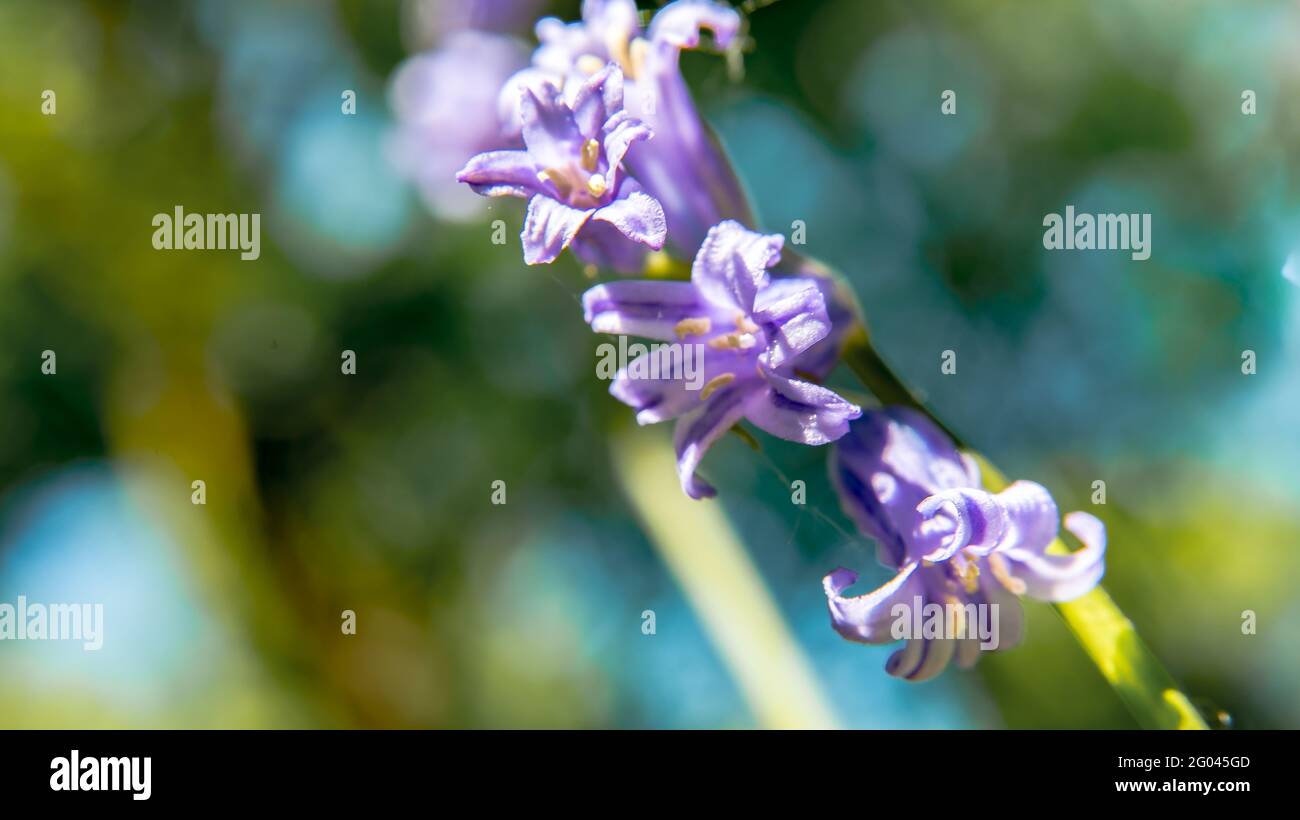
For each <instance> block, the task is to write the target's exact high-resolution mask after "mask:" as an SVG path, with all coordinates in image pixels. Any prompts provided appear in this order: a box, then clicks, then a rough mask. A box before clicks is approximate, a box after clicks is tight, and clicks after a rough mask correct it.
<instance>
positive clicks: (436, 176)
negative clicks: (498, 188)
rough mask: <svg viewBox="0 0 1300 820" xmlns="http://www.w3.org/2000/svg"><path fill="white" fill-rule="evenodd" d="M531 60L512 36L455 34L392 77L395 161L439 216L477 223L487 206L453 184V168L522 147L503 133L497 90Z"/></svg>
mask: <svg viewBox="0 0 1300 820" xmlns="http://www.w3.org/2000/svg"><path fill="white" fill-rule="evenodd" d="M527 62H528V54H527V52H526V51H525V49H524V47H523V46H522V45H521V44H519V43H517V42H516V41H515V40H513V39H511V38H509V37H504V36H501V35H499V34H489V33H486V32H482V31H458V32H455V33H452V34H451V35H449V36H448V37H447V38H446V40H445V42H444V43H443V44H442V45H441V46H440V47H439V48H436V49H433V50H430V51H427V52H423V53H420V54H417V55H415V56H413V57H411V58H409V59H407V60H406V61H405V62H403V63H402V64H401V65H400V66H399V67H398V69H397V71H396V73H395V74H394V75H393V81H392V85H391V87H390V89H389V104H390V107H391V108H392V110H393V115H394V118H395V119H396V128H395V129H394V131H393V133H392V135H391V137H390V139H389V145H388V147H389V154H390V158H391V160H392V162H393V165H394V166H395V167H396V168H397V170H398V171H399V172H401V173H402V174H403V175H404V176H405V177H407V178H408V179H410V180H411V181H412V182H413V183H414V184H415V186H416V188H417V190H418V191H419V192H420V195H421V197H422V198H423V199H424V201H425V204H427V205H428V206H429V208H430V209H431V210H433V211H434V212H435V213H437V214H438V215H439V216H442V217H445V218H449V219H469V218H473V217H477V216H478V215H479V214H480V213H481V212H482V210H483V208H482V203H481V201H480V200H478V198H477V197H475V196H474V195H473V194H472V193H471V192H470V191H467V190H465V186H463V185H461V184H459V183H458V182H457V181H456V177H455V175H456V170H457V169H458V168H460V167H461V166H462V165H464V164H465V160H466V159H467V158H469V157H472V156H474V155H475V154H477V153H480V152H482V151H488V150H491V149H493V148H508V147H516V144H522V143H521V142H519V137H518V135H517V133H516V135H515V136H513V137H512V136H511V135H509V134H507V133H505V131H503V129H502V125H501V123H502V113H503V112H502V111H501V109H500V107H499V105H498V102H497V92H498V90H499V89H500V88H501V86H502V85H503V84H504V83H505V82H506V81H507V80H508V79H509V78H510V76H511V75H513V74H514V73H515V72H516V71H518V70H519V69H520V67H521V66H524V65H526V64H527ZM510 115H511V117H513V106H512V107H511V109H510Z"/></svg>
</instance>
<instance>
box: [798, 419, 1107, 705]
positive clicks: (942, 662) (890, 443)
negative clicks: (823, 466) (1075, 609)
mask: <svg viewBox="0 0 1300 820" xmlns="http://www.w3.org/2000/svg"><path fill="white" fill-rule="evenodd" d="M831 478H832V480H833V483H834V485H835V488H836V490H837V492H838V494H839V497H840V503H841V505H842V506H843V508H844V511H845V513H846V514H848V516H849V517H850V518H852V519H853V521H854V522H855V523H856V524H857V526H858V528H859V529H860V530H861V531H862V532H863V533H865V534H867V535H869V536H871V537H872V538H874V539H875V540H876V544H877V560H879V561H880V563H882V564H884V565H885V566H886V567H889V568H890V569H893V570H896V571H897V575H895V576H894V578H893V579H892V580H891V581H889V582H888V583H886V584H885V585H884V586H882V587H880V588H879V589H877V590H875V591H874V592H870V593H867V594H865V595H860V596H857V597H844V596H843V593H844V591H845V590H846V589H848V587H849V586H851V585H852V584H853V583H854V582H856V581H857V574H856V573H854V572H852V571H850V570H847V569H842V568H841V569H837V570H835V571H834V572H832V573H831V574H829V575H827V576H826V578H825V580H824V586H825V590H826V597H827V601H828V604H829V607H830V614H831V623H832V625H833V626H834V628H835V629H836V631H838V632H839V633H840V634H841V635H842V636H844V637H845V638H848V639H849V640H854V641H860V642H863V643H873V644H875V643H889V642H892V641H894V640H897V639H898V637H897V634H898V633H897V632H896V629H897V627H898V625H899V618H900V613H910V612H912V611H913V610H914V609H915V608H916V606H917V605H918V604H920V605H922V606H929V605H931V604H938V605H941V606H942V605H952V606H951V610H950V611H953V612H969V611H971V610H968V609H966V607H967V605H968V604H974V605H976V606H977V607H978V606H980V605H983V606H986V607H987V606H990V605H996V606H997V607H998V609H997V610H996V612H997V613H998V617H997V620H996V624H997V626H998V628H999V633H1000V634H998V635H997V636H996V640H995V643H996V645H997V648H998V649H1006V648H1010V647H1012V646H1014V645H1016V644H1017V643H1018V642H1019V641H1020V638H1021V634H1022V620H1023V613H1022V611H1021V609H1020V603H1019V600H1018V598H1019V596H1020V595H1029V596H1030V597H1032V598H1037V599H1039V600H1044V601H1068V600H1071V599H1073V598H1076V597H1078V596H1080V595H1082V594H1084V593H1085V592H1087V591H1088V590H1090V589H1092V588H1093V587H1094V586H1096V585H1097V583H1098V581H1100V579H1101V576H1102V573H1103V572H1104V571H1105V562H1104V559H1105V552H1106V529H1105V526H1104V525H1103V524H1102V523H1101V522H1100V521H1098V520H1097V519H1096V518H1095V517H1093V516H1091V515H1089V514H1087V513H1083V512H1074V513H1070V514H1069V515H1067V516H1065V522H1064V523H1065V528H1066V529H1067V530H1069V531H1070V532H1071V533H1073V534H1074V535H1075V536H1076V537H1077V538H1078V539H1079V540H1080V541H1081V542H1082V543H1083V545H1084V547H1083V549H1081V550H1078V551H1076V552H1073V553H1069V554H1055V553H1048V552H1047V551H1046V550H1047V547H1048V545H1049V544H1051V543H1052V542H1053V540H1054V539H1055V538H1056V535H1057V530H1058V521H1059V513H1058V512H1057V508H1056V503H1055V502H1054V501H1053V500H1052V496H1051V495H1050V494H1049V493H1048V492H1047V490H1046V489H1045V488H1043V487H1042V486H1041V485H1039V484H1035V483H1034V482H1031V481H1017V482H1015V483H1013V484H1011V485H1010V486H1008V487H1007V488H1006V489H1004V490H1003V491H1002V492H999V493H990V492H987V491H985V490H984V489H982V488H981V486H980V471H979V466H978V465H977V464H976V462H975V461H974V460H973V459H972V458H970V456H968V455H966V454H964V453H959V452H958V451H957V449H956V448H955V447H954V446H953V443H952V441H951V440H949V439H948V437H947V436H946V435H945V434H944V433H943V432H942V431H941V430H939V429H938V427H936V426H935V425H934V424H933V423H932V422H931V421H930V420H929V419H927V418H925V417H924V416H923V415H922V414H920V413H918V412H916V411H914V410H911V409H907V408H900V407H891V408H888V409H885V410H873V411H868V412H867V413H865V414H864V415H863V416H862V418H861V419H859V420H858V421H856V422H854V423H853V424H852V426H851V429H850V432H849V433H848V435H846V436H844V437H843V438H842V439H841V440H840V441H839V442H838V443H837V444H836V446H835V448H834V452H833V453H832V456H831ZM901 617H908V616H907V615H902V616H901ZM963 635H965V636H964V637H963ZM980 645H981V641H980V640H979V639H978V638H975V637H971V636H969V633H968V632H967V633H963V632H960V631H958V632H954V633H951V634H946V635H942V636H940V637H924V636H918V635H915V634H912V635H910V636H909V637H908V639H907V644H906V646H905V647H904V648H903V649H900V650H898V651H896V652H895V653H894V654H893V655H892V656H891V657H890V659H889V661H888V663H887V664H886V667H885V668H886V671H887V672H889V674H891V675H894V676H897V677H902V678H906V679H908V680H914V681H917V680H926V679H929V678H932V677H934V676H935V675H937V674H939V673H940V672H941V671H943V669H944V668H945V667H946V666H947V665H948V662H949V661H950V660H953V659H955V660H956V662H957V664H958V665H959V666H962V667H969V666H971V665H972V664H974V663H975V661H976V660H978V658H979V653H980Z"/></svg>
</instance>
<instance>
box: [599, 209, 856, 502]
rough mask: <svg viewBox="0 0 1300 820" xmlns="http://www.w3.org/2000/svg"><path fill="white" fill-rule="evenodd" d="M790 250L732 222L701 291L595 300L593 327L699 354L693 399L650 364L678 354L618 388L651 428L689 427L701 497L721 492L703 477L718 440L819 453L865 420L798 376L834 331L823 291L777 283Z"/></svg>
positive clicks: (707, 261)
mask: <svg viewBox="0 0 1300 820" xmlns="http://www.w3.org/2000/svg"><path fill="white" fill-rule="evenodd" d="M782 244H783V240H782V238H781V237H780V236H779V235H772V236H766V235H762V234H758V233H755V232H753V231H750V230H747V229H746V228H744V227H743V226H742V225H740V224H739V223H736V222H730V221H728V222H722V223H720V224H718V225H716V226H715V227H714V228H713V229H712V230H710V231H709V232H708V234H707V236H706V237H705V239H704V241H703V244H702V245H701V247H700V250H699V253H698V254H697V255H696V257H695V261H694V264H693V266H692V268H691V279H690V281H689V282H677V281H662V280H634V281H622V282H611V283H608V284H603V285H597V286H595V287H593V288H591V289H590V290H588V291H587V292H586V293H585V294H584V295H583V298H582V304H583V309H584V311H585V314H586V320H587V322H588V323H589V324H590V325H591V328H592V330H594V331H596V332H598V333H616V334H627V335H631V336H639V337H643V338H647V339H652V340H656V341H659V342H666V343H677V344H690V345H698V346H699V347H698V349H699V350H700V351H701V353H702V359H703V376H704V378H703V381H702V388H701V389H695V390H693V389H691V385H690V384H688V383H687V382H686V380H685V379H683V378H681V377H680V374H674V373H672V372H669V371H670V368H667V367H659V366H658V363H655V366H654V367H651V366H650V363H649V362H647V361H643V360H644V359H646V358H647V357H655V356H670V355H672V353H673V348H671V347H669V346H662V347H659V348H657V349H656V350H652V351H650V352H647V353H645V354H644V355H643V356H642V357H641V359H638V360H634V361H633V362H630V363H628V364H627V366H625V367H624V368H623V369H622V370H620V371H619V373H618V374H617V376H616V377H615V379H614V383H613V385H612V386H611V388H610V392H611V393H612V394H613V395H614V396H615V397H616V398H618V399H619V400H620V401H622V402H624V403H625V404H627V405H629V406H631V407H632V408H633V409H635V410H636V411H637V416H636V418H637V421H638V422H639V423H640V424H654V423H657V422H661V421H666V420H668V419H677V428H676V433H675V436H674V444H675V448H676V453H677V471H678V476H679V478H680V480H681V484H682V490H683V491H684V492H685V493H686V494H687V495H689V496H690V497H691V498H704V497H707V496H712V495H714V494H715V490H714V488H713V487H712V486H710V485H709V484H708V483H707V482H705V481H704V480H702V479H701V478H699V477H698V476H697V475H696V474H695V470H696V468H697V467H698V466H699V464H700V461H701V460H702V459H703V458H704V454H705V453H706V452H707V451H708V449H709V447H710V446H711V445H712V444H713V442H714V441H716V440H717V439H718V437H719V436H721V435H723V434H724V433H726V431H727V430H728V429H729V428H730V427H731V426H732V425H734V424H736V423H737V422H739V421H740V420H741V419H747V420H749V421H750V422H751V423H753V424H754V425H755V426H756V427H758V428H759V429H761V430H764V431H766V432H768V433H771V434H772V435H774V436H778V437H780V438H783V439H787V440H789V441H797V442H801V443H804V444H813V445H819V444H827V443H829V442H832V441H834V440H836V439H838V438H839V437H840V436H842V435H844V434H845V432H846V431H847V430H848V424H849V421H850V420H851V419H855V418H857V417H858V416H859V415H860V414H861V412H862V411H861V410H860V409H859V408H858V407H857V406H856V405H854V404H852V403H850V402H848V401H846V400H845V399H843V398H841V397H840V396H839V395H838V394H836V393H835V392H834V391H832V390H828V389H827V388H825V387H822V386H820V385H817V384H813V383H811V382H808V381H805V380H803V379H801V378H798V377H796V375H795V373H796V372H797V371H799V368H800V364H801V360H802V357H803V356H804V354H805V353H806V352H807V351H808V350H809V349H811V348H812V347H813V346H814V345H816V344H817V343H818V342H819V341H821V340H822V339H824V338H826V336H827V334H828V333H830V331H831V325H830V319H829V318H828V317H827V313H826V304H825V300H824V297H823V296H822V292H821V290H819V289H818V286H817V283H816V282H814V281H812V280H809V279H799V278H789V279H773V278H771V277H770V276H769V273H768V269H769V268H771V267H772V266H773V265H775V264H776V263H777V261H778V260H779V259H780V255H781V248H782ZM646 373H654V374H658V376H657V377H645V375H644V374H646Z"/></svg>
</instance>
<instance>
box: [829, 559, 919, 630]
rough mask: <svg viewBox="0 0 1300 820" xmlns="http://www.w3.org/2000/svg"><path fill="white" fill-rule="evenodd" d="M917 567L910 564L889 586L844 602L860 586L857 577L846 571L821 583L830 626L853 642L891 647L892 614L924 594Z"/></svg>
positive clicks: (837, 573)
mask: <svg viewBox="0 0 1300 820" xmlns="http://www.w3.org/2000/svg"><path fill="white" fill-rule="evenodd" d="M917 567H918V565H917V564H914V563H913V564H908V565H907V566H905V567H903V568H902V569H901V570H899V572H898V574H897V575H895V576H894V577H893V578H892V579H891V580H890V581H889V582H888V583H886V584H885V585H884V586H881V587H879V588H878V589H876V590H874V591H872V592H868V593H866V594H865V595H858V596H855V597H852V598H845V597H843V596H842V594H841V593H843V592H844V590H846V589H848V588H849V587H851V586H853V584H855V583H857V580H858V574H857V573H856V572H854V571H852V570H848V569H844V568H843V567H841V568H839V569H837V570H835V571H834V572H832V573H831V574H829V575H827V576H826V577H825V578H823V579H822V588H823V589H824V590H825V591H826V605H827V607H828V608H829V609H830V613H831V626H832V627H834V628H835V631H836V632H838V633H840V634H841V635H843V636H844V637H845V638H848V639H849V640H851V641H858V642H860V643H890V642H891V641H894V640H897V638H895V637H893V635H892V634H891V632H892V629H891V626H892V624H893V622H894V620H895V616H894V614H893V612H892V610H893V608H894V607H895V606H896V605H898V604H906V605H907V606H909V607H911V606H912V605H913V604H912V602H913V599H914V598H916V597H918V596H920V595H921V594H922V592H923V590H924V587H923V584H922V583H921V578H920V573H919V572H917Z"/></svg>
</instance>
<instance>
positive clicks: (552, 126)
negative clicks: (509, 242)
mask: <svg viewBox="0 0 1300 820" xmlns="http://www.w3.org/2000/svg"><path fill="white" fill-rule="evenodd" d="M519 94H520V116H521V119H522V123H523V126H522V127H523V130H522V135H523V141H524V149H523V150H503V151H488V152H486V153H482V154H479V155H478V156H476V157H474V158H472V159H471V160H470V161H469V163H468V164H466V166H465V167H464V168H462V169H461V170H460V173H458V174H457V175H456V178H457V179H458V180H460V181H461V182H465V183H468V184H469V186H470V187H471V188H473V189H474V191H476V192H477V193H480V194H483V195H485V196H517V197H522V198H525V199H527V200H528V215H527V217H526V218H525V220H524V230H523V233H522V234H520V239H521V240H522V241H523V245H524V261H525V262H527V263H528V264H530V265H537V264H545V263H548V262H553V261H555V258H556V257H558V256H559V255H560V253H561V252H562V251H563V250H564V249H565V248H567V247H570V246H571V247H572V248H573V252H574V253H575V254H576V255H577V256H578V257H579V258H580V259H582V260H583V261H585V262H588V263H590V264H594V265H598V266H604V267H612V268H615V269H617V270H635V269H636V268H638V267H639V266H640V264H641V260H642V258H643V257H644V253H645V249H646V248H650V249H653V250H658V249H659V248H661V247H663V244H664V237H665V226H664V213H663V209H662V208H661V207H660V206H659V203H658V202H657V201H655V199H654V198H653V197H651V196H649V195H647V194H646V193H645V192H644V191H643V190H642V189H641V186H640V185H638V184H637V181H636V180H635V179H633V178H632V177H630V176H629V175H628V174H627V173H626V171H625V170H624V168H623V160H624V158H625V157H626V156H627V154H628V153H629V150H630V149H633V148H634V147H638V148H639V147H640V146H636V143H640V142H641V141H643V140H647V139H649V138H650V136H651V132H650V129H649V128H648V127H647V126H646V125H645V124H644V123H642V122H641V121H640V120H638V119H636V118H635V117H633V116H631V115H630V114H628V113H627V112H626V111H624V110H623V74H622V72H621V71H619V69H618V67H617V66H606V67H605V68H603V69H601V70H600V71H598V72H597V73H596V74H594V75H593V76H592V77H590V78H588V80H587V81H586V82H585V83H584V84H583V85H582V87H581V88H579V89H578V91H577V93H576V94H575V95H574V97H573V100H572V102H566V101H565V100H564V98H563V95H562V94H561V93H560V91H559V90H558V89H556V88H554V87H553V86H549V85H541V86H539V87H537V88H536V89H533V88H529V87H523V88H521V89H519Z"/></svg>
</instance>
